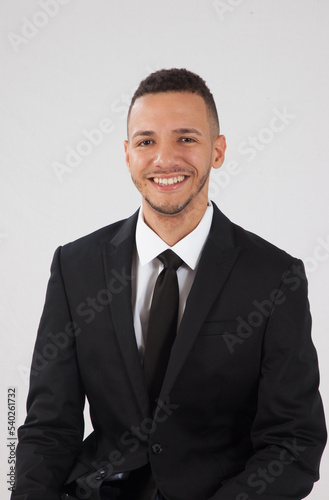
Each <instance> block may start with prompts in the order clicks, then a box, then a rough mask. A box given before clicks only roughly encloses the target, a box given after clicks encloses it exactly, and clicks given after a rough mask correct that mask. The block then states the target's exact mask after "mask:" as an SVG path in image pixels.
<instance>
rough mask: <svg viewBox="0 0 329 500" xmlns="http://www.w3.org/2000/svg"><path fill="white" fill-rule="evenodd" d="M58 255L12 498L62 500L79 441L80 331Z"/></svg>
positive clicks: (42, 323)
mask: <svg viewBox="0 0 329 500" xmlns="http://www.w3.org/2000/svg"><path fill="white" fill-rule="evenodd" d="M60 255H61V248H58V249H57V250H56V252H55V255H54V259H53V262H52V266H51V276H50V280H49V283H48V288H47V293H46V301H45V306H44V310H43V313H42V317H41V321H40V326H39V329H38V335H37V340H36V343H35V348H34V353H33V359H32V367H31V374H30V388H29V394H28V399H27V417H26V420H25V423H24V425H22V426H21V427H20V428H19V430H18V440H19V442H18V446H17V452H16V486H15V490H14V492H13V493H12V497H11V500H45V499H47V500H60V498H61V493H62V488H63V485H64V482H65V479H66V477H67V476H68V474H69V471H70V469H71V467H72V464H73V461H74V458H75V456H76V455H77V453H78V452H79V450H80V447H81V443H82V438H83V431H84V420H83V408H84V402H85V395H84V390H83V385H82V382H81V378H80V375H79V369H78V363H77V359H76V350H75V337H76V334H77V333H78V330H77V329H76V326H77V325H74V324H73V323H72V320H71V315H70V310H69V305H68V301H67V297H66V293H65V288H64V283H63V277H62V273H61V267H60Z"/></svg>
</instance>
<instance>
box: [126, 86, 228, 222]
mask: <svg viewBox="0 0 329 500" xmlns="http://www.w3.org/2000/svg"><path fill="white" fill-rule="evenodd" d="M225 147H226V145H225V138H224V136H219V137H217V138H216V139H214V138H212V137H211V130H210V123H209V116H208V113H207V107H206V104H205V102H204V100H203V99H202V97H200V96H199V95H197V94H192V93H190V92H162V93H157V94H147V95H145V96H142V97H140V98H138V99H137V100H136V101H135V103H134V105H133V107H132V109H131V114H130V119H129V123H128V141H125V152H126V163H127V166H128V169H129V172H130V174H131V177H132V180H133V182H134V184H135V185H136V187H137V189H138V190H139V191H140V193H141V195H142V197H143V210H144V215H145V216H146V219H147V212H148V211H149V210H152V211H155V212H157V213H158V214H163V215H166V216H174V215H177V214H180V213H182V212H183V211H184V210H187V209H189V210H190V209H193V208H196V209H202V207H204V210H205V207H206V204H207V199H208V184H209V174H210V170H211V166H214V168H218V167H220V166H221V165H222V163H223V161H224V153H225Z"/></svg>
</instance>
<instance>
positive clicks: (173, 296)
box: [144, 250, 183, 409]
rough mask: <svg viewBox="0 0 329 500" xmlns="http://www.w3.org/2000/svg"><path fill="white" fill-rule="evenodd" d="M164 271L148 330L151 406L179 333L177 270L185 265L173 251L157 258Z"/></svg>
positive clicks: (146, 368)
mask: <svg viewBox="0 0 329 500" xmlns="http://www.w3.org/2000/svg"><path fill="white" fill-rule="evenodd" d="M158 259H159V260H160V261H161V262H162V263H163V265H164V269H163V270H162V271H161V273H160V274H159V276H158V279H157V281H156V283H155V287H154V292H153V298H152V304H151V309H150V316H149V325H148V330H147V338H146V346H145V354H144V372H145V377H146V383H147V387H148V391H149V396H150V401H151V407H152V409H153V408H154V407H155V399H156V398H158V397H159V394H160V390H161V387H162V383H163V379H164V376H165V373H166V369H167V365H168V361H169V356H170V351H171V347H172V344H173V342H174V340H175V336H176V333H177V318H178V304H179V290H178V281H177V274H176V270H177V269H178V268H179V266H180V265H181V264H182V263H183V261H182V259H181V258H180V257H178V255H176V254H175V253H174V252H173V251H172V250H166V251H165V252H163V253H161V254H160V255H158Z"/></svg>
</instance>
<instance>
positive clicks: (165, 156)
mask: <svg viewBox="0 0 329 500" xmlns="http://www.w3.org/2000/svg"><path fill="white" fill-rule="evenodd" d="M176 162H177V151H176V149H175V147H174V144H173V143H172V141H169V140H168V141H167V140H166V141H161V142H159V143H158V145H157V148H156V150H155V156H154V161H153V163H154V166H156V167H161V168H163V169H168V168H170V167H173V166H175V165H176Z"/></svg>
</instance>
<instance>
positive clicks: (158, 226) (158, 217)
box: [143, 200, 207, 247]
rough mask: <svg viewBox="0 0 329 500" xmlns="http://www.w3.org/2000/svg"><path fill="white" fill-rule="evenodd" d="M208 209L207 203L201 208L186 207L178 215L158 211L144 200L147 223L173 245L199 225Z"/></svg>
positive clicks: (168, 243) (166, 241) (144, 214)
mask: <svg viewBox="0 0 329 500" xmlns="http://www.w3.org/2000/svg"><path fill="white" fill-rule="evenodd" d="M206 209H207V203H206V204H204V206H202V207H199V208H189V207H186V208H185V209H184V210H183V212H181V213H179V214H176V215H164V214H160V213H159V212H156V211H155V210H154V209H152V208H151V207H150V206H149V205H148V204H146V203H145V202H144V200H143V216H144V221H145V223H146V224H147V225H148V226H149V227H150V228H151V229H152V231H154V232H155V233H156V234H157V235H158V236H159V237H160V238H161V239H162V240H163V241H164V242H165V243H167V245H169V246H171V247H172V246H174V245H175V244H176V243H178V242H179V241H180V240H182V239H183V238H185V236H187V235H188V234H190V233H191V232H192V231H193V230H194V229H195V228H196V227H197V225H198V224H199V222H200V221H201V219H202V217H203V216H204V214H205V211H206Z"/></svg>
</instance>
